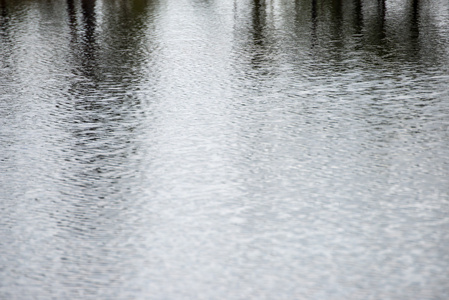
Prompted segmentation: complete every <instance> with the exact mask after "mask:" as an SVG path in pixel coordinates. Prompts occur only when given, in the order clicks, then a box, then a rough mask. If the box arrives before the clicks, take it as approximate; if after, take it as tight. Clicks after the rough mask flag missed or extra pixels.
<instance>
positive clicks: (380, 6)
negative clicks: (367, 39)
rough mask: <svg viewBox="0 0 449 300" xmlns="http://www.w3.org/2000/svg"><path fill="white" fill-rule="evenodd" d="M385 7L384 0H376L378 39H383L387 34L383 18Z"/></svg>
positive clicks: (384, 16)
mask: <svg viewBox="0 0 449 300" xmlns="http://www.w3.org/2000/svg"><path fill="white" fill-rule="evenodd" d="M386 11H387V7H386V5H385V0H377V24H378V25H377V28H376V29H375V30H376V31H377V36H378V40H379V41H383V40H384V39H385V38H386V36H387V34H386V29H385V20H386V19H385V18H386Z"/></svg>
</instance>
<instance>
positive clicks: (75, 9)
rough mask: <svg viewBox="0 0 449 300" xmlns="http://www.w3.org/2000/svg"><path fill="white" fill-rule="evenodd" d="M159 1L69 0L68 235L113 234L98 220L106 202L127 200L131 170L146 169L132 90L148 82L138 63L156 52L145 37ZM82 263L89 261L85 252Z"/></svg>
mask: <svg viewBox="0 0 449 300" xmlns="http://www.w3.org/2000/svg"><path fill="white" fill-rule="evenodd" d="M152 6H153V3H152V2H151V1H145V0H134V1H118V2H116V1H108V0H106V1H104V2H103V3H102V6H101V7H97V6H96V2H95V1H94V0H67V6H66V7H67V18H68V24H69V29H70V35H71V37H70V57H71V60H69V61H68V64H69V65H68V67H69V69H70V70H71V73H72V74H71V75H72V77H70V78H71V79H70V80H69V87H68V90H67V95H66V97H65V98H63V99H60V100H59V103H58V106H57V110H58V111H57V113H56V114H57V115H58V116H61V120H62V121H61V122H62V124H61V128H62V131H64V134H62V135H63V136H66V137H67V139H66V140H65V141H64V143H63V146H61V147H64V153H66V154H64V155H63V159H62V160H64V161H65V163H64V164H63V165H62V166H61V168H62V170H61V174H62V175H61V178H62V179H61V187H60V189H61V194H62V195H63V196H62V198H63V201H64V205H67V206H68V208H67V211H68V212H69V213H68V214H66V215H58V216H57V217H58V218H60V219H61V220H60V221H59V223H58V224H59V226H60V227H61V228H63V229H64V232H66V234H68V235H73V236H76V237H86V238H89V237H95V238H100V239H102V238H106V239H108V238H109V236H108V232H109V231H108V230H104V228H103V231H99V225H98V224H99V223H102V222H103V223H105V222H106V223H107V222H109V221H110V220H109V219H104V218H102V217H101V216H100V215H101V214H102V212H103V210H102V207H99V204H98V203H100V202H102V203H105V202H107V203H108V205H110V206H111V205H112V206H113V204H111V203H112V202H114V203H115V204H116V205H121V202H122V201H126V199H123V198H121V197H122V196H120V195H121V192H122V191H123V190H124V189H126V188H128V189H129V185H132V183H131V182H128V181H127V180H126V179H124V174H127V175H128V176H129V177H131V178H132V175H130V174H131V173H133V172H138V167H136V166H134V165H133V160H132V158H130V157H131V156H132V155H133V154H134V153H135V152H136V147H137V146H136V144H135V143H133V141H134V139H135V138H136V131H137V130H136V128H137V127H138V126H139V125H140V124H139V123H138V122H139V120H138V118H137V117H136V114H137V113H136V112H137V111H138V110H139V109H141V107H140V106H139V105H140V104H139V102H138V101H139V99H138V97H137V96H135V95H134V94H133V93H132V92H133V91H134V89H135V86H134V85H133V84H138V82H139V80H141V78H139V73H138V72H137V71H136V70H137V69H138V68H139V65H138V64H139V63H142V62H144V61H145V59H148V58H149V53H148V52H146V51H145V50H143V48H142V43H141V41H142V40H143V39H145V38H146V32H145V29H146V27H145V26H146V25H147V23H148V22H149V20H150V19H149V17H148V15H147V13H148V11H149V10H150V9H151V8H152ZM100 9H101V11H99V10H100ZM100 13H101V14H102V16H103V17H104V19H103V20H104V23H103V25H104V26H103V28H102V29H103V30H102V31H101V32H100V31H98V30H97V26H98V24H97V16H98V14H100ZM136 176H137V175H136ZM137 184H138V183H137ZM122 193H124V192H122ZM116 217H117V218H119V217H120V216H116ZM113 225H114V224H111V226H112V227H113ZM101 250H102V249H101V247H100V248H99V249H98V252H100V251H101ZM94 252H95V251H94ZM91 255H93V256H96V255H97V254H96V253H91ZM99 256H101V255H98V257H99ZM76 263H77V264H79V265H81V266H82V265H83V263H84V262H83V260H82V259H81V258H79V260H78V261H76Z"/></svg>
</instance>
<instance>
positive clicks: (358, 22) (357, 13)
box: [354, 0, 363, 35]
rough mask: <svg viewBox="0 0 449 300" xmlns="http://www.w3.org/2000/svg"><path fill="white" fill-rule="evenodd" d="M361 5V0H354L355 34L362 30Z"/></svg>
mask: <svg viewBox="0 0 449 300" xmlns="http://www.w3.org/2000/svg"><path fill="white" fill-rule="evenodd" d="M362 9H363V6H362V0H354V29H355V34H357V35H359V34H361V33H362V30H363V11H362Z"/></svg>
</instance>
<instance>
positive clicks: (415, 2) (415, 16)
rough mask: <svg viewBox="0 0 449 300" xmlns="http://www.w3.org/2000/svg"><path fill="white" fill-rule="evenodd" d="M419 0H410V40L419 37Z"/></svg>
mask: <svg viewBox="0 0 449 300" xmlns="http://www.w3.org/2000/svg"><path fill="white" fill-rule="evenodd" d="M419 8H420V0H412V11H411V20H410V25H411V27H410V31H411V38H412V39H417V38H418V37H419V23H420V15H419Z"/></svg>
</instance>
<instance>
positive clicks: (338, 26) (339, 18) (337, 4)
mask: <svg viewBox="0 0 449 300" xmlns="http://www.w3.org/2000/svg"><path fill="white" fill-rule="evenodd" d="M331 12H332V14H331V15H332V19H331V20H332V26H331V28H330V30H331V32H332V40H333V41H334V47H335V48H341V46H342V45H343V1H342V0H332V1H331Z"/></svg>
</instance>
